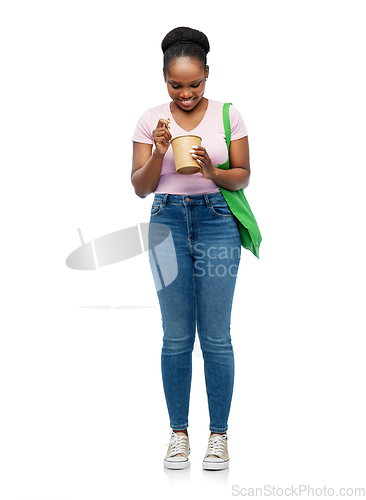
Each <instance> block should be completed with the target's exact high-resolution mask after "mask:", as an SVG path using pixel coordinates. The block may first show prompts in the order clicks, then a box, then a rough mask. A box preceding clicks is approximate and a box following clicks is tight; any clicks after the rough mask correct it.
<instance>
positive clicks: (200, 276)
mask: <svg viewBox="0 0 366 500" xmlns="http://www.w3.org/2000/svg"><path fill="white" fill-rule="evenodd" d="M155 223H160V224H164V225H165V226H168V227H169V229H170V231H171V235H172V239H173V242H174V245H173V247H170V250H167V248H164V249H163V250H161V251H160V254H159V247H157V248H156V249H155V250H156V253H155V255H154V259H152V256H151V252H149V256H150V265H151V266H152V270H153V268H154V270H153V276H154V280H155V285H156V288H157V294H158V299H159V304H160V309H161V315H162V323H163V332H164V336H163V347H162V352H161V370H162V378H163V386H164V393H165V399H166V403H167V407H168V412H169V417H170V426H171V428H172V429H175V430H183V429H186V428H187V427H188V412H189V399H190V390H191V378H192V351H193V346H194V341H195V335H196V328H197V333H198V336H199V340H200V345H201V350H202V355H203V360H204V373H205V382H206V391H207V398H208V407H209V415H210V430H211V432H226V430H227V426H228V417H229V412H230V405H231V399H232V393H233V385H234V354H233V348H232V344H231V336H230V318H231V309H232V301H233V294H234V288H235V283H236V276H237V272H238V266H239V262H240V255H241V241H240V234H239V229H238V225H237V221H236V218H235V217H234V216H233V214H232V213H231V211H230V209H229V207H228V205H227V203H226V201H225V198H224V197H223V195H222V194H221V193H212V194H205V195H194V196H192V195H189V196H181V195H170V194H156V195H155V197H154V201H153V204H152V207H151V218H150V233H151V230H152V229H153V228H154V226H153V224H155ZM156 227H157V226H156ZM174 265H175V266H177V273H176V278H175V279H174V280H173V281H172V282H171V283H170V284H169V285H168V286H166V287H161V281H160V280H159V278H158V275H159V276H160V278H161V277H162V276H164V274H165V275H166V270H167V269H169V267H170V268H171V267H172V266H173V267H174ZM157 268H158V271H156V269H157ZM157 281H159V284H158V283H157Z"/></svg>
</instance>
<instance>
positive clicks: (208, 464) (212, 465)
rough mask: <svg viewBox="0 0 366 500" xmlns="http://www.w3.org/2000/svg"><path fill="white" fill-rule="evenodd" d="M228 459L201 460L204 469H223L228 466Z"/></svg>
mask: <svg viewBox="0 0 366 500" xmlns="http://www.w3.org/2000/svg"><path fill="white" fill-rule="evenodd" d="M229 462H230V460H226V462H207V461H203V463H202V468H203V469H204V470H224V469H227V468H228V467H229Z"/></svg>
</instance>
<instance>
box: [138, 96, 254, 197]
mask: <svg viewBox="0 0 366 500" xmlns="http://www.w3.org/2000/svg"><path fill="white" fill-rule="evenodd" d="M223 105H224V103H223V102H219V101H212V100H211V99H209V101H208V107H207V110H206V113H205V116H204V117H203V119H202V120H201V122H200V123H199V125H198V126H197V127H196V128H195V129H193V130H190V131H189V132H188V131H187V130H184V129H182V128H181V127H180V126H179V125H178V124H177V123H176V122H175V120H174V118H173V115H172V113H171V111H170V103H165V104H161V105H160V106H156V107H155V108H151V109H149V110H147V111H146V112H145V113H144V114H143V115H142V116H141V118H140V120H139V121H138V123H137V126H136V129H135V133H134V135H133V138H132V140H133V141H134V142H142V143H145V144H151V145H153V144H154V141H153V135H152V134H153V130H155V128H156V125H157V123H158V121H159V117H158V113H161V114H162V115H163V116H164V118H170V124H171V127H172V128H171V133H172V136H173V137H176V136H177V135H185V134H188V133H189V134H194V135H198V136H200V137H201V138H202V146H203V147H204V148H206V151H207V153H208V154H209V156H210V158H211V161H212V165H213V166H215V167H216V165H217V164H219V163H225V162H226V160H227V146H226V141H225V131H224V123H223V119H222V107H223ZM229 109H230V111H229V113H230V124H231V140H232V141H235V140H237V139H241V138H242V137H245V136H247V135H248V133H247V129H246V127H245V124H244V121H243V119H242V117H241V115H240V114H239V112H238V111H237V110H236V109H235V108H234V106H230V108H229ZM219 191H220V189H219V187H218V186H217V184H215V183H214V182H213V181H211V180H209V179H205V178H204V177H203V175H202V174H201V173H197V174H190V175H182V174H177V172H176V170H175V164H174V158H173V151H172V147H171V146H170V147H169V149H168V150H167V152H166V153H165V156H164V159H163V165H162V168H161V174H160V180H159V184H158V186H157V188H156V190H155V191H154V193H156V194H158V193H159V194H165V193H168V194H181V195H185V194H187V195H190V194H191V195H195V194H206V193H217V192H219Z"/></svg>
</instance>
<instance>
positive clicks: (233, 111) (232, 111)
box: [209, 99, 241, 119]
mask: <svg viewBox="0 0 366 500" xmlns="http://www.w3.org/2000/svg"><path fill="white" fill-rule="evenodd" d="M209 102H210V109H212V111H215V112H220V113H221V115H222V108H223V107H224V104H225V103H229V104H230V107H229V115H230V118H236V119H237V118H238V117H241V114H240V112H239V110H238V109H237V108H236V107H235V106H234V105H233V104H232V103H231V102H230V101H225V102H223V101H214V100H213V99H209Z"/></svg>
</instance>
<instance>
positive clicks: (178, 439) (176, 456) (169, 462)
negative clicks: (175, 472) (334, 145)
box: [164, 431, 191, 469]
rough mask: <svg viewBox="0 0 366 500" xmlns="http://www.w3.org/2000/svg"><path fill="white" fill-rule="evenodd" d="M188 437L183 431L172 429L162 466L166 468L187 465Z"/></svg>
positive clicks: (177, 467) (179, 467)
mask: <svg viewBox="0 0 366 500" xmlns="http://www.w3.org/2000/svg"><path fill="white" fill-rule="evenodd" d="M190 452H191V449H190V447H189V438H188V436H187V435H186V434H185V433H184V432H179V431H178V432H174V431H172V433H171V436H170V442H169V446H168V451H167V454H166V457H165V459H164V467H166V468H167V469H185V468H186V467H188V466H189V460H188V455H189V454H190Z"/></svg>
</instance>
